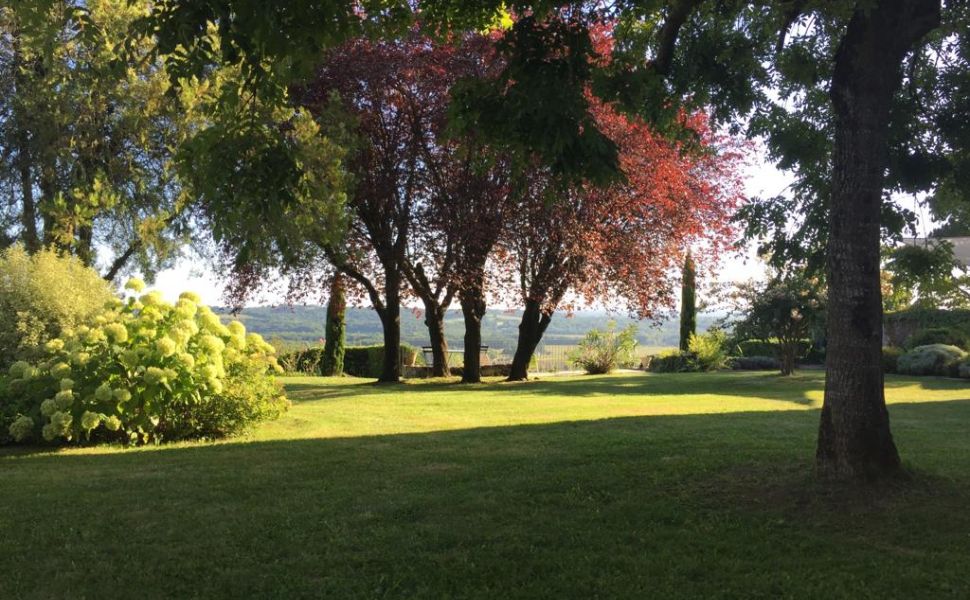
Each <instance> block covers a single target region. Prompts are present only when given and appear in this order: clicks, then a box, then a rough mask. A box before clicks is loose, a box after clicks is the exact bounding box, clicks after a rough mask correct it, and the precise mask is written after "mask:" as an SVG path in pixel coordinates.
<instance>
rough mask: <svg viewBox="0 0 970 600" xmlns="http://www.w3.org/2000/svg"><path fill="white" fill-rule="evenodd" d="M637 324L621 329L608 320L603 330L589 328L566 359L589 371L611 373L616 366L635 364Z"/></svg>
mask: <svg viewBox="0 0 970 600" xmlns="http://www.w3.org/2000/svg"><path fill="white" fill-rule="evenodd" d="M636 347H637V327H636V325H630V326H629V327H626V328H624V329H622V330H620V331H617V330H616V323H614V322H612V321H611V322H610V323H609V324H608V325H607V326H606V330H605V331H604V330H600V329H592V330H590V331H588V332H587V333H586V337H584V338H583V339H582V340H581V341H580V342H579V345H578V346H577V347H576V349H575V350H573V351H572V352H570V353H569V362H571V363H572V364H574V365H576V366H578V367H580V368H581V369H583V370H584V371H586V373H588V374H590V375H601V374H605V373H611V372H612V371H614V370H615V369H617V368H619V367H629V366H633V365H634V364H636Z"/></svg>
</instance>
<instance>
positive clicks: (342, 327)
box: [320, 273, 347, 375]
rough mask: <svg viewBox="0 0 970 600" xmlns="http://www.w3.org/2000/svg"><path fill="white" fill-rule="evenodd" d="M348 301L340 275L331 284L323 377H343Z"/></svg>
mask: <svg viewBox="0 0 970 600" xmlns="http://www.w3.org/2000/svg"><path fill="white" fill-rule="evenodd" d="M346 313H347V299H346V297H345V296H344V282H343V278H342V277H341V276H340V274H339V273H337V274H335V275H334V277H333V282H332V283H331V284H330V300H329V301H328V302H327V332H326V336H327V337H326V341H325V342H324V345H323V358H322V359H321V360H320V374H321V375H343V372H344V336H345V334H346V330H347V314H346Z"/></svg>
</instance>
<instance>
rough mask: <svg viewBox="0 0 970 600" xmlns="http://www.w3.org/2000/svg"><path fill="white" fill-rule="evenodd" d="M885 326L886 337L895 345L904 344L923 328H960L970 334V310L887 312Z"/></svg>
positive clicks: (932, 309)
mask: <svg viewBox="0 0 970 600" xmlns="http://www.w3.org/2000/svg"><path fill="white" fill-rule="evenodd" d="M883 326H884V327H885V331H886V337H887V338H888V340H889V343H890V344H891V345H893V346H900V345H903V343H904V342H906V340H907V339H908V338H909V337H911V336H912V335H913V334H915V333H917V332H918V331H919V330H921V329H940V328H942V329H949V330H953V329H958V330H961V331H963V332H965V333H968V334H970V310H968V309H954V310H944V309H934V308H910V309H906V310H900V311H896V312H891V313H886V314H885V316H884V317H883Z"/></svg>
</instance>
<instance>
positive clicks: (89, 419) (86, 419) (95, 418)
mask: <svg viewBox="0 0 970 600" xmlns="http://www.w3.org/2000/svg"><path fill="white" fill-rule="evenodd" d="M100 424H101V415H99V414H98V413H95V412H91V411H89V410H86V411H84V414H82V415H81V427H82V428H83V429H84V430H85V431H91V430H92V429H94V428H95V427H97V426H98V425H100Z"/></svg>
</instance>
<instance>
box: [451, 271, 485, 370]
mask: <svg viewBox="0 0 970 600" xmlns="http://www.w3.org/2000/svg"><path fill="white" fill-rule="evenodd" d="M458 297H459V300H460V302H461V314H462V316H463V317H464V318H465V355H464V359H465V365H464V366H463V367H462V370H461V382H462V383H480V382H481V381H482V317H484V316H485V309H486V305H485V298H484V297H483V294H482V290H481V289H480V288H478V287H473V288H467V289H463V290H461V291H460V292H459V293H458Z"/></svg>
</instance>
